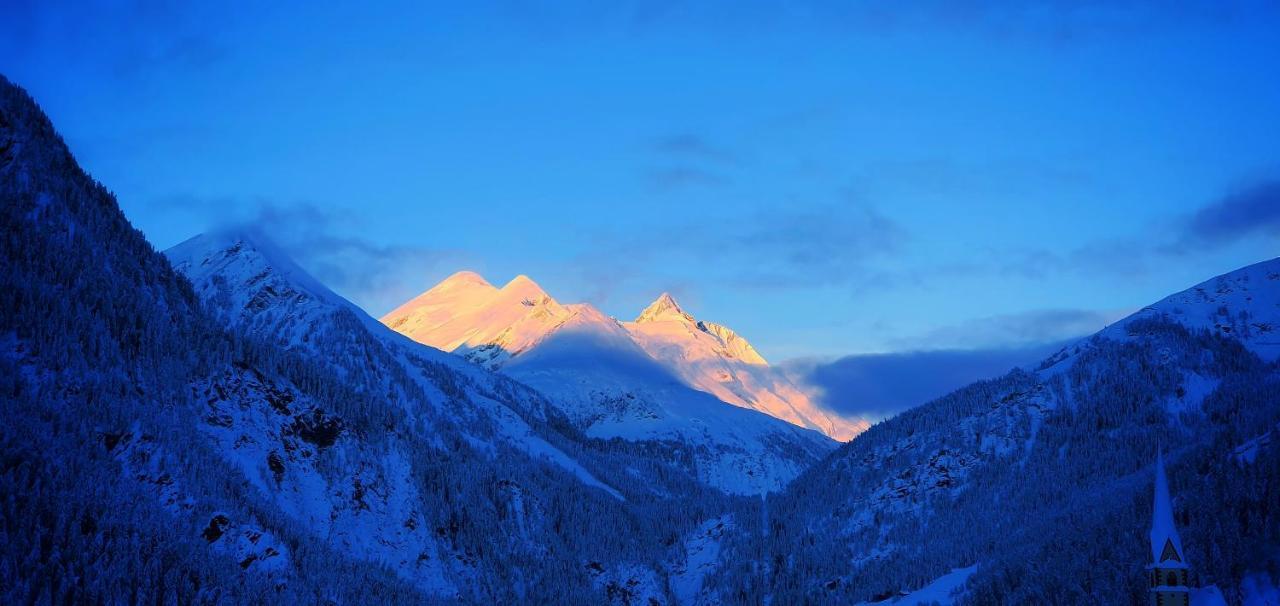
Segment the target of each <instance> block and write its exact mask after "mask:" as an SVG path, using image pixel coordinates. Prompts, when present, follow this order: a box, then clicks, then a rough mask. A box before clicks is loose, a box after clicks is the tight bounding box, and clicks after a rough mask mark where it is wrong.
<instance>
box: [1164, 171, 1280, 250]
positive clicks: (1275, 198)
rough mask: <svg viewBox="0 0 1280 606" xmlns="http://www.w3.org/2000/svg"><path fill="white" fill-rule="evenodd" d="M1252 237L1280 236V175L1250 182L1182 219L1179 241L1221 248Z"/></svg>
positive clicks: (1191, 245)
mask: <svg viewBox="0 0 1280 606" xmlns="http://www.w3.org/2000/svg"><path fill="white" fill-rule="evenodd" d="M1249 237H1264V238H1280V179H1270V180H1265V181H1261V182H1258V183H1254V184H1251V185H1249V186H1247V187H1244V188H1241V189H1239V190H1237V191H1233V192H1231V193H1228V194H1227V195H1225V196H1223V197H1222V198H1221V199H1219V200H1216V201H1214V202H1212V203H1210V204H1208V205H1206V206H1204V207H1203V208H1201V209H1200V210H1198V211H1196V212H1195V213H1194V214H1192V215H1191V216H1190V217H1188V218H1187V219H1186V220H1185V221H1183V223H1182V234H1181V237H1180V238H1179V239H1178V245H1179V246H1180V247H1183V248H1186V249H1205V248H1218V247H1221V246H1225V245H1228V244H1232V243H1234V242H1236V241H1238V240H1239V239H1241V238H1249Z"/></svg>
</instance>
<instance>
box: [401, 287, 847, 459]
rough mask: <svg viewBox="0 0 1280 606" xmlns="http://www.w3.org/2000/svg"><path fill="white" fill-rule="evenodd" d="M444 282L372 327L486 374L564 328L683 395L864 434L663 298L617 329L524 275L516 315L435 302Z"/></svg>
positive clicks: (480, 305)
mask: <svg viewBox="0 0 1280 606" xmlns="http://www.w3.org/2000/svg"><path fill="white" fill-rule="evenodd" d="M455 275H458V274H455ZM472 275H475V274H472ZM481 279H482V280H483V278H481ZM451 280H453V278H452V277H451V278H448V279H446V280H445V281H444V282H441V283H440V284H437V285H436V286H433V287H432V288H430V289H428V290H427V291H425V292H424V293H422V294H421V295H418V296H417V297H414V298H413V299H410V300H409V301H408V302H406V303H404V304H403V305H401V306H399V307H397V308H396V309H395V310H393V311H391V312H390V313H388V314H386V315H384V316H383V317H382V318H381V321H382V322H383V323H385V324H387V325H388V326H390V327H391V328H392V329H394V330H396V331H398V332H401V333H402V334H405V335H406V336H408V337H409V338H412V339H414V340H417V341H419V342H422V343H426V344H429V345H433V346H435V347H439V348H441V349H443V350H446V351H453V352H455V353H458V354H460V355H463V356H464V357H466V358H468V359H470V360H472V361H473V362H477V363H480V364H482V365H486V366H487V367H488V368H491V369H501V368H503V367H505V366H506V365H508V364H511V363H514V361H515V359H516V358H518V357H519V356H521V355H525V354H526V353H527V352H529V351H531V350H533V349H536V348H537V347H538V346H539V345H540V344H541V343H543V342H545V340H546V339H547V338H548V337H549V336H550V335H552V334H554V333H555V332H556V331H558V330H561V329H563V328H564V327H565V326H567V325H569V324H570V323H571V321H572V323H574V327H575V329H576V330H577V331H578V332H579V333H581V332H584V331H590V330H594V331H597V332H598V333H599V335H600V339H601V340H602V343H603V342H604V341H609V342H612V343H613V346H614V347H619V348H623V349H628V348H629V347H628V346H625V345H623V344H622V340H623V339H628V340H630V341H632V342H633V343H634V344H635V345H637V346H639V347H640V349H641V350H643V351H644V352H645V354H646V355H648V356H649V357H650V358H652V359H653V360H654V361H656V362H657V363H659V364H661V365H662V366H664V367H665V368H666V369H667V370H668V371H669V372H671V373H672V374H673V375H675V376H676V377H677V378H678V379H679V380H680V381H682V382H684V383H685V384H686V385H688V386H689V387H691V388H693V389H697V390H699V391H703V392H706V393H709V394H711V395H713V396H715V397H716V398H718V399H720V400H722V401H724V402H727V403H729V404H731V405H735V406H739V407H743V408H748V409H752V410H756V411H759V412H762V413H765V414H768V415H770V416H773V417H776V418H779V419H782V420H783V421H786V422H788V423H791V424H793V425H797V426H799V427H805V428H808V429H813V430H817V431H820V432H822V433H823V434H826V435H827V436H829V437H832V438H834V439H837V440H848V439H850V438H852V437H853V436H855V435H857V434H858V433H859V432H860V431H862V430H863V429H865V428H866V427H867V425H868V424H867V423H866V422H865V421H863V420H860V419H845V418H843V417H841V416H839V415H837V414H835V413H833V412H830V411H826V410H824V409H822V408H821V407H819V406H818V405H817V404H816V403H814V402H812V401H811V400H810V399H809V397H808V395H806V394H805V393H804V392H803V391H802V390H801V389H799V388H798V387H796V386H795V385H793V384H792V383H791V380H790V379H789V378H788V377H787V376H786V374H785V373H784V372H783V371H782V370H781V369H775V368H772V367H770V366H769V365H768V362H767V361H766V360H765V359H764V357H763V356H761V355H760V354H759V352H758V351H756V349H755V348H754V347H752V345H751V344H750V342H748V341H747V340H746V339H745V338H743V337H742V336H741V335H739V334H737V333H736V332H734V331H733V330H731V329H729V328H728V327H726V326H723V325H720V324H716V323H713V322H707V321H702V320H698V319H697V318H695V317H694V316H693V315H692V314H690V313H689V312H687V311H685V310H684V308H683V307H681V306H680V304H679V302H677V301H676V299H675V297H673V296H672V295H671V294H670V293H666V292H664V293H662V294H661V295H659V296H658V297H657V298H656V299H655V300H654V301H653V302H652V303H650V304H649V305H648V306H646V307H645V309H644V310H643V311H641V312H640V314H639V315H638V316H637V317H636V320H635V321H632V322H622V321H619V320H617V319H616V318H613V317H610V316H607V315H606V314H604V313H603V312H600V310H598V309H596V308H594V307H593V306H591V305H590V304H589V303H574V304H568V305H562V304H560V303H559V302H558V301H556V300H555V298H554V297H551V296H550V295H549V294H547V293H546V292H545V291H543V290H542V289H541V288H540V287H537V288H536V290H534V287H536V283H534V282H533V281H532V280H531V279H529V278H528V277H527V276H523V275H522V276H517V277H516V278H515V279H513V280H512V281H511V282H509V283H508V286H510V285H511V284H512V283H520V284H521V285H522V288H526V289H529V291H528V292H530V293H533V295H534V296H533V297H523V298H522V299H521V301H520V302H521V304H522V305H523V306H524V308H523V309H519V308H517V309H515V311H512V309H511V308H512V307H513V306H512V305H511V302H510V301H503V300H501V299H500V298H499V296H498V295H497V294H496V293H494V292H492V291H487V290H471V291H468V297H467V298H466V299H465V300H460V299H457V298H449V297H446V296H442V291H441V290H438V289H440V288H441V286H442V285H445V284H448V283H449V282H450V281H451ZM486 283H487V282H486ZM503 288H504V289H506V288H507V286H504V287H503ZM499 292H501V291H499ZM504 307H505V309H504ZM451 310H453V311H454V312H455V313H450V311H451ZM442 318H447V319H442ZM619 329H620V330H619Z"/></svg>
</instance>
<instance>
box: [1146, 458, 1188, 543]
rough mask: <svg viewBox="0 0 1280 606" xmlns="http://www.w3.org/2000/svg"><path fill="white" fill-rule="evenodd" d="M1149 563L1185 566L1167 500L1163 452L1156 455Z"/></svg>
mask: <svg viewBox="0 0 1280 606" xmlns="http://www.w3.org/2000/svg"><path fill="white" fill-rule="evenodd" d="M1151 561H1152V562H1153V563H1154V564H1163V563H1165V562H1169V564H1174V563H1176V564H1180V565H1185V564H1186V559H1185V558H1183V557H1182V539H1181V538H1179V537H1178V529H1177V527H1175V526H1174V524H1173V501H1172V500H1171V499H1170V498H1169V480H1168V478H1166V477H1165V473H1164V452H1163V451H1161V452H1159V453H1158V454H1157V455H1156V482H1155V498H1154V502H1153V504H1152V507H1151ZM1165 565H1168V564H1165Z"/></svg>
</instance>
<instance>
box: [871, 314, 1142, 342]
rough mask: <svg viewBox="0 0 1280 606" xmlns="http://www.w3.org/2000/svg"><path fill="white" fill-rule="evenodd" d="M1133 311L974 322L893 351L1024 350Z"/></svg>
mask: <svg viewBox="0 0 1280 606" xmlns="http://www.w3.org/2000/svg"><path fill="white" fill-rule="evenodd" d="M1133 311H1134V310H1132V309H1117V310H1094V309H1040V310H1032V311H1026V312H1020V313H1012V314H998V315H992V316H985V317H980V318H973V319H970V320H966V321H964V322H960V323H957V324H953V325H949V326H942V327H938V328H935V329H933V330H929V331H926V332H925V333H923V334H920V335H916V336H912V337H905V338H901V339H897V340H895V341H893V342H892V343H891V345H892V346H893V348H894V349H899V350H907V351H911V350H920V349H989V348H1009V347H1025V346H1028V345H1034V344H1037V343H1048V342H1055V341H1061V340H1064V339H1070V338H1073V337H1079V336H1082V335H1087V334H1091V333H1094V332H1097V331H1099V330H1102V329H1103V328H1105V327H1106V326H1107V325H1108V324H1111V323H1112V322H1115V321H1116V320H1119V319H1121V318H1123V317H1125V316H1127V315H1129V314H1130V313H1132V312H1133Z"/></svg>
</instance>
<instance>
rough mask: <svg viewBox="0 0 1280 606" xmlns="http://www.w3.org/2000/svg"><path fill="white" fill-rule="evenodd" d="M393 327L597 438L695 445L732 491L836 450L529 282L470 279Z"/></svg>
mask: <svg viewBox="0 0 1280 606" xmlns="http://www.w3.org/2000/svg"><path fill="white" fill-rule="evenodd" d="M383 322H385V323H386V324H387V326H389V327H391V328H393V329H395V330H397V331H400V332H401V333H403V334H405V335H406V336H408V337H411V338H413V339H415V340H417V341H419V342H422V343H424V344H428V345H432V346H435V347H440V348H442V349H446V350H450V351H454V352H455V353H458V354H460V355H462V356H463V357H465V358H467V359H468V360H471V361H472V362H475V363H477V364H479V365H481V366H484V367H487V368H491V369H495V370H498V369H500V370H501V371H502V372H503V373H504V374H506V375H509V376H511V377H513V378H515V379H517V380H519V381H520V382H522V383H525V384H527V385H530V386H532V387H534V388H535V389H537V390H538V391H540V392H542V393H543V394H545V395H547V396H548V398H549V401H551V402H552V403H553V404H554V405H556V406H557V407H559V409H560V410H561V411H562V412H564V414H566V415H567V416H568V417H569V418H570V419H571V420H572V421H573V422H574V423H575V424H576V425H577V426H578V427H581V428H582V429H583V431H585V432H586V434H587V435H588V436H591V437H596V438H601V439H609V438H623V439H626V440H630V441H637V442H644V441H673V442H675V443H678V444H683V445H686V446H691V447H692V449H691V450H690V451H689V454H688V455H686V456H690V457H692V458H693V460H694V462H695V466H696V468H697V470H698V478H699V480H701V481H703V482H705V483H707V484H708V485H711V486H715V487H717V488H720V489H723V490H726V491H728V492H731V493H736V494H758V493H760V492H764V491H774V490H779V489H781V488H782V487H783V486H784V485H785V484H786V483H787V482H788V481H790V480H791V478H793V477H795V475H796V474H798V473H799V472H800V471H802V470H803V469H804V468H805V467H807V466H808V465H809V464H811V462H813V461H816V460H818V459H819V458H821V457H822V456H825V454H826V453H827V452H828V451H829V450H830V449H831V448H832V447H834V443H832V442H831V441H830V440H828V439H826V438H824V437H823V436H822V435H821V434H819V433H817V432H815V431H809V430H805V429H802V428H800V427H797V426H794V425H791V424H788V423H784V422H781V421H779V420H777V419H775V418H772V417H771V416H768V415H764V414H760V413H759V412H756V411H752V410H746V409H743V408H740V407H735V406H728V405H726V404H725V403H724V402H722V401H720V400H718V399H717V398H715V397H714V396H712V395H710V394H708V393H705V392H703V391H699V390H697V389H693V388H691V387H689V386H688V385H687V384H686V383H685V382H683V381H682V380H681V379H680V377H678V376H676V375H674V374H673V373H672V372H671V371H670V370H669V369H668V368H667V367H665V366H664V365H662V364H660V363H659V362H658V361H656V360H655V359H653V358H652V357H650V356H649V355H648V353H646V351H645V350H644V348H642V347H641V346H640V344H639V343H638V342H637V339H636V338H635V337H634V335H633V334H632V333H631V332H630V331H628V330H627V328H626V327H625V326H624V325H623V324H621V323H619V322H618V321H617V320H614V319H613V318H610V317H608V316H606V315H604V314H603V313H601V312H600V311H599V310H598V309H596V308H595V307H593V306H591V305H588V304H572V305H562V304H560V303H559V302H557V301H556V300H555V299H554V298H552V297H551V296H550V295H548V294H547V293H546V292H545V291H544V290H542V288H541V287H539V286H538V285H537V284H536V283H535V282H533V280H531V279H529V278H528V277H526V276H519V277H517V278H515V279H514V280H512V281H511V282H509V283H507V284H506V285H505V286H503V287H502V288H495V287H493V286H492V285H491V284H489V283H488V282H487V281H485V280H484V279H483V278H481V277H480V276H478V275H476V274H474V273H471V272H460V273H457V274H454V275H453V276H450V277H449V278H448V279H446V280H445V281H443V282H441V283H440V284H438V285H436V286H435V287H433V288H432V289H431V290H428V291H427V292H425V293H423V294H422V295H420V296H418V297H416V298H414V299H413V300H411V301H409V302H407V303H405V304H404V305H402V306H401V307H400V308H398V309H396V310H394V311H392V312H391V313H390V314H388V315H387V316H385V317H384V318H383ZM741 343H742V345H743V346H745V347H746V348H748V349H749V348H750V345H746V344H745V342H741Z"/></svg>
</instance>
